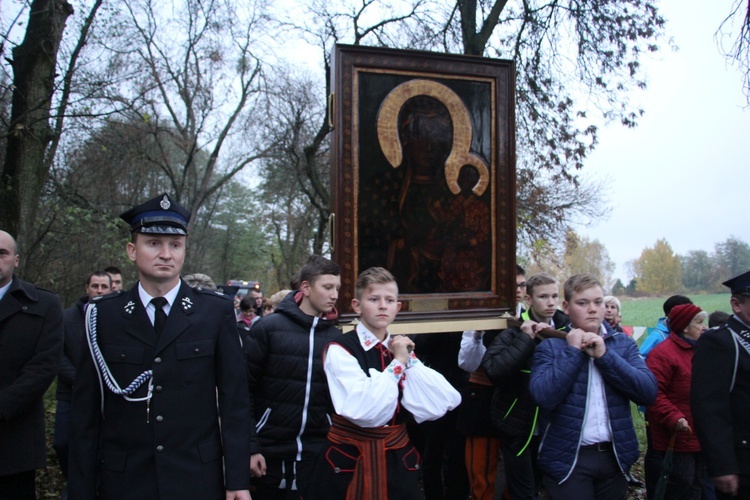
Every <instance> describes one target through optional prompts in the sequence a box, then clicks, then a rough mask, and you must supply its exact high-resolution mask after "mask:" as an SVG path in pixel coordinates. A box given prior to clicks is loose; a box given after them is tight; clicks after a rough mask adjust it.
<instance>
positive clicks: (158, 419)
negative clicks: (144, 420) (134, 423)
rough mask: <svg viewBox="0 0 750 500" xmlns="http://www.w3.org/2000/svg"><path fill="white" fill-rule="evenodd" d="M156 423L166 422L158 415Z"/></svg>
mask: <svg viewBox="0 0 750 500" xmlns="http://www.w3.org/2000/svg"><path fill="white" fill-rule="evenodd" d="M156 421H157V422H163V421H164V417H162V416H161V415H157V416H156Z"/></svg>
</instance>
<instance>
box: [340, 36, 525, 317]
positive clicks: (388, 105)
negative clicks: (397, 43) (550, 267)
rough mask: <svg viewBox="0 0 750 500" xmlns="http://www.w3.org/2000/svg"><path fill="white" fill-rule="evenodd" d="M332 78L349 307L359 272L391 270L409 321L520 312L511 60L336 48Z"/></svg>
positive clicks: (342, 257)
mask: <svg viewBox="0 0 750 500" xmlns="http://www.w3.org/2000/svg"><path fill="white" fill-rule="evenodd" d="M333 80H334V82H333V86H332V88H333V89H334V95H333V100H332V109H333V113H332V115H331V116H332V122H333V125H334V142H333V150H332V151H333V161H332V164H333V178H332V191H333V193H332V194H333V196H332V198H333V204H332V206H333V212H334V214H335V223H334V228H333V229H334V233H335V234H334V242H335V244H334V260H336V261H337V262H339V263H340V264H341V265H342V268H343V275H342V293H341V299H342V300H340V301H339V304H341V305H342V306H343V308H344V310H345V311H346V305H347V304H348V301H349V300H350V299H351V295H350V293H353V283H354V281H356V276H357V275H358V273H359V272H361V271H362V270H364V269H367V268H368V267H372V266H381V267H385V268H386V269H388V270H390V271H391V272H392V273H393V274H394V276H395V277H396V279H397V281H398V285H399V289H400V292H401V295H402V300H403V301H404V309H403V310H404V312H405V313H406V315H409V314H412V315H420V316H431V317H439V316H455V315H456V314H459V315H461V314H471V315H475V316H476V315H482V314H494V313H497V312H498V311H500V310H503V309H507V308H509V307H511V306H512V301H513V295H514V290H513V289H512V284H513V283H514V277H515V270H514V269H515V228H514V224H515V222H514V221H515V167H514V135H513V123H514V120H513V66H512V63H511V62H509V61H500V60H493V59H486V58H476V57H465V56H448V55H445V54H434V53H428V52H415V51H396V50H386V49H375V48H362V47H348V46H337V48H336V52H335V54H334V75H333ZM402 316H403V314H402Z"/></svg>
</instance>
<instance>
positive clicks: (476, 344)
mask: <svg viewBox="0 0 750 500" xmlns="http://www.w3.org/2000/svg"><path fill="white" fill-rule="evenodd" d="M483 337H484V332H482V331H475V330H466V331H464V333H463V335H462V336H461V349H460V350H459V351H458V367H459V368H461V369H462V370H463V371H465V372H469V373H471V372H474V371H476V370H477V369H479V365H481V364H482V358H483V357H484V353H485V352H487V348H486V347H485V346H484V344H483V343H482V338H483Z"/></svg>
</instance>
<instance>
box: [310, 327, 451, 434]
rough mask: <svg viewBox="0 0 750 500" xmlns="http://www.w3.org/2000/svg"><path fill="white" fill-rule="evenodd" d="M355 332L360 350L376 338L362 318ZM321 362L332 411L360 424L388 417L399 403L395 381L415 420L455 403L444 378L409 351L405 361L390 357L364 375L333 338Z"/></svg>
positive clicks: (442, 411)
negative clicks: (383, 364) (362, 321)
mask: <svg viewBox="0 0 750 500" xmlns="http://www.w3.org/2000/svg"><path fill="white" fill-rule="evenodd" d="M356 332H357V335H358V337H359V342H360V345H361V346H362V348H363V349H364V350H365V351H369V350H370V349H374V348H376V346H377V345H378V344H380V343H381V342H380V340H378V338H377V337H376V336H375V335H374V334H373V333H371V332H370V331H369V330H367V328H365V327H364V326H363V325H362V323H360V324H358V325H357V330H356ZM390 340H391V336H390V334H389V335H388V336H387V337H386V338H385V341H384V342H383V345H384V346H388V345H389V344H390ZM323 367H324V369H325V372H326V376H327V377H328V390H329V391H330V393H331V400H332V401H333V407H334V409H335V410H336V413H338V414H339V415H341V416H342V417H344V418H346V419H347V420H349V421H351V422H353V423H355V424H357V425H358V426H360V427H365V428H372V427H381V426H383V425H386V424H387V423H388V422H389V421H390V420H391V419H392V418H393V415H394V413H395V412H396V409H397V407H398V404H399V400H398V394H399V391H398V389H399V388H398V386H399V383H400V384H402V386H403V396H402V398H401V405H402V406H403V407H404V408H405V409H406V410H408V411H409V412H410V413H411V414H412V415H413V416H414V419H415V420H416V421H417V423H419V422H424V421H427V420H436V419H438V418H440V417H442V416H443V415H445V413H446V412H448V411H450V410H452V409H454V408H456V407H457V406H458V405H459V404H460V403H461V395H460V394H459V393H458V391H456V390H455V389H454V388H453V386H451V385H450V383H449V382H448V381H447V380H446V379H445V377H443V376H442V375H441V374H440V373H438V372H436V371H435V370H433V369H432V368H428V367H427V366H425V365H424V364H422V362H421V361H419V359H417V357H416V356H415V354H414V353H413V352H412V353H411V358H410V359H409V362H408V363H407V366H404V365H403V364H402V363H401V362H400V361H398V360H396V359H394V360H393V361H391V362H390V364H388V365H387V366H386V368H385V370H383V371H382V372H380V371H378V370H376V369H374V368H370V376H369V377H368V376H367V374H365V372H364V371H363V370H362V367H360V365H359V362H358V361H357V359H356V358H355V357H354V356H352V355H351V354H350V353H349V352H348V351H347V350H346V349H344V348H343V347H341V346H340V345H337V344H335V343H333V344H330V345H329V346H328V349H327V351H326V354H325V361H324V363H323Z"/></svg>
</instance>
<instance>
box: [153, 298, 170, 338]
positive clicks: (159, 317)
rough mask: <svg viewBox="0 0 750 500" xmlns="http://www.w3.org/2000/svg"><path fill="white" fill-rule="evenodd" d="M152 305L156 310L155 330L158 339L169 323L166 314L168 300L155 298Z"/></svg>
mask: <svg viewBox="0 0 750 500" xmlns="http://www.w3.org/2000/svg"><path fill="white" fill-rule="evenodd" d="M151 303H152V304H153V305H154V307H155V308H156V311H155V312H154V330H156V338H159V336H160V335H161V332H162V330H164V323H166V322H167V313H166V312H164V306H166V305H167V299H165V298H164V297H154V298H153V299H151Z"/></svg>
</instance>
